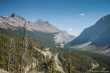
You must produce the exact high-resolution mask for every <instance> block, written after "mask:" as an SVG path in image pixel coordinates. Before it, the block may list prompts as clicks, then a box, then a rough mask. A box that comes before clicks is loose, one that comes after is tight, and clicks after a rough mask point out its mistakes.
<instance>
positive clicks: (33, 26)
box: [0, 15, 73, 47]
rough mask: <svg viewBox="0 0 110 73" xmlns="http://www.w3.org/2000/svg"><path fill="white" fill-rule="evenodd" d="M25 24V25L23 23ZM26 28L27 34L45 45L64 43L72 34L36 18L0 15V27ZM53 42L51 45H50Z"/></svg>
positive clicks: (14, 29) (16, 29)
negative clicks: (34, 19) (28, 19)
mask: <svg viewBox="0 0 110 73" xmlns="http://www.w3.org/2000/svg"><path fill="white" fill-rule="evenodd" d="M24 24H25V25H24ZM24 27H25V28H26V32H27V36H30V37H33V39H35V40H36V41H40V42H41V44H43V45H46V47H50V46H53V45H54V46H56V45H59V47H60V45H61V44H65V43H67V42H68V40H71V39H72V38H73V36H72V35H70V34H68V33H67V32H65V31H62V30H60V29H58V28H56V27H55V26H54V25H52V24H50V23H49V22H48V21H43V20H38V21H36V22H31V21H27V20H26V19H25V18H23V17H21V16H16V15H11V16H0V29H1V30H3V29H5V30H11V31H17V32H23V31H24ZM22 35H23V34H22ZM52 44H53V45H52Z"/></svg>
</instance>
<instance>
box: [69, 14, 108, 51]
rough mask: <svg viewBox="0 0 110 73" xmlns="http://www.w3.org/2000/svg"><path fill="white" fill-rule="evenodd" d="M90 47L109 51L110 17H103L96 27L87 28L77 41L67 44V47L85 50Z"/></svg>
mask: <svg viewBox="0 0 110 73" xmlns="http://www.w3.org/2000/svg"><path fill="white" fill-rule="evenodd" d="M88 45H89V46H90V45H92V46H94V47H97V48H100V49H109V47H110V15H106V16H103V17H102V18H101V19H99V20H98V21H97V22H96V23H95V24H94V25H92V26H90V27H89V28H86V29H85V30H84V31H83V32H82V33H81V34H80V35H79V36H78V37H77V38H76V39H74V40H73V41H71V42H70V43H68V44H67V46H70V47H73V48H77V47H78V48H83V47H86V46H88ZM105 47H106V48H105ZM109 52H110V51H109Z"/></svg>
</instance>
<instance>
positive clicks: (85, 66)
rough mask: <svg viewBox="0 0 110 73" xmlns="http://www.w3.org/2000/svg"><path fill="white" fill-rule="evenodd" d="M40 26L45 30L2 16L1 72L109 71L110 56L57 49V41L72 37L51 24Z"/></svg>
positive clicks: (73, 72)
mask: <svg viewBox="0 0 110 73" xmlns="http://www.w3.org/2000/svg"><path fill="white" fill-rule="evenodd" d="M40 23H42V24H41V25H42V26H41V25H40V26H41V27H42V30H41V29H40V30H38V28H39V26H38V25H39V24H38V23H35V24H33V22H29V21H26V19H24V18H22V17H21V16H15V15H11V16H5V17H4V16H1V17H0V73H82V72H83V73H88V72H89V71H90V73H91V71H101V70H103V71H106V72H109V70H110V62H109V58H108V57H105V56H100V55H97V56H96V54H95V57H94V54H92V55H91V53H89V54H88V53H85V52H80V51H72V50H69V49H60V48H56V46H55V45H56V43H55V39H57V42H61V43H62V42H63V41H62V40H65V42H66V40H67V39H63V38H68V37H69V36H67V35H68V33H66V32H64V31H61V30H60V31H59V30H57V29H56V28H54V26H52V25H50V24H49V23H48V24H47V22H44V21H42V22H40ZM44 23H45V24H44ZM47 26H48V27H47ZM45 27H46V28H48V30H47V29H45ZM51 28H52V29H51ZM43 29H45V31H44V30H43ZM50 29H51V31H50ZM65 33H66V34H65ZM61 37H62V38H61ZM71 37H72V36H71ZM72 38H73V37H72ZM54 43H55V44H54ZM66 43H67V42H66ZM63 44H64V42H63ZM47 47H50V48H47ZM54 47H55V48H54Z"/></svg>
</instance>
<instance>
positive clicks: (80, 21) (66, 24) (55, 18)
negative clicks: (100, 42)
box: [0, 0, 110, 36]
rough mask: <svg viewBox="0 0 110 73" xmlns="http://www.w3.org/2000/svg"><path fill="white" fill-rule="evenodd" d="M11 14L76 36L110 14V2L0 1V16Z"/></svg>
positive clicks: (108, 0)
mask: <svg viewBox="0 0 110 73" xmlns="http://www.w3.org/2000/svg"><path fill="white" fill-rule="evenodd" d="M11 13H15V14H17V15H20V16H23V17H25V18H26V19H27V20H30V21H37V20H38V19H43V20H46V21H49V22H50V23H51V24H53V25H55V26H56V27H58V28H59V29H61V30H64V31H67V32H69V33H70V34H73V35H76V36H78V35H79V34H80V33H81V32H82V31H83V30H84V29H85V28H87V27H89V26H91V25H93V24H94V23H95V22H96V21H97V20H98V19H100V18H101V17H102V16H104V15H107V14H110V0H0V16H8V15H10V14H11Z"/></svg>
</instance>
